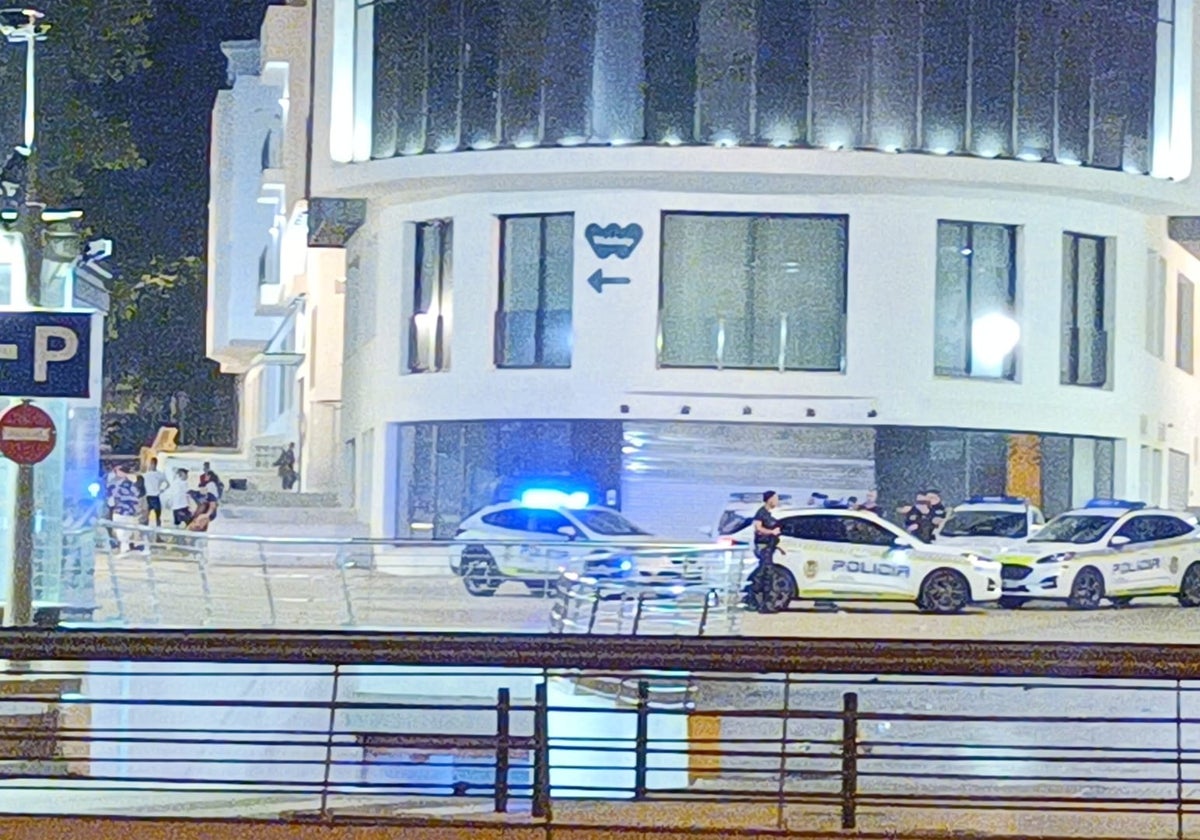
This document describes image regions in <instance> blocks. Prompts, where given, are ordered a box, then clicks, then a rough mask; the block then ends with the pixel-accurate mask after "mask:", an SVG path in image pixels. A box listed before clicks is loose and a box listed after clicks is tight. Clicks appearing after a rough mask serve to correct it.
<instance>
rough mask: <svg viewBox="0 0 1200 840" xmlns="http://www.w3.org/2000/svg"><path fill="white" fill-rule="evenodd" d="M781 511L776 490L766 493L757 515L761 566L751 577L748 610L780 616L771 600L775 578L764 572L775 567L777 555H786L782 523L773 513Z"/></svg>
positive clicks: (756, 549) (756, 537) (757, 554)
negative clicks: (783, 546)
mask: <svg viewBox="0 0 1200 840" xmlns="http://www.w3.org/2000/svg"><path fill="white" fill-rule="evenodd" d="M777 507H779V494H778V493H776V492H775V491H774V490H768V491H766V492H765V493H763V504H762V507H760V508H759V509H758V512H757V513H756V514H754V556H755V557H757V558H758V566H756V567H755V569H754V571H753V572H752V573H751V574H750V592H749V597H748V598H747V606H750V607H752V608H754V609H755V610H757V611H758V612H760V613H772V612H776V609H775V608H774V606H773V605H772V604H771V602H770V598H769V597H768V596H769V594H770V588H771V578H772V575H770V574H765V573H764V570H765V569H767V568H768V567H769V566H772V565H774V563H775V552H779V553H780V554H784V553H785V552H784V550H783V549H782V548H780V547H779V535H780V533H781V532H780V528H779V521H778V520H777V519H776V518H775V516H774V514H773V513H772V511H774V510H775V508H777Z"/></svg>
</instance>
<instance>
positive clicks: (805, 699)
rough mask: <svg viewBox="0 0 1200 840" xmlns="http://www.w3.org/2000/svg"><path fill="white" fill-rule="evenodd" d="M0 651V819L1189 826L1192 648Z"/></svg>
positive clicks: (331, 641)
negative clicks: (0, 815)
mask: <svg viewBox="0 0 1200 840" xmlns="http://www.w3.org/2000/svg"><path fill="white" fill-rule="evenodd" d="M0 645H3V647H4V650H5V651H6V652H7V653H8V655H9V656H11V657H13V658H14V659H20V660H23V661H30V662H34V663H36V666H35V667H36V670H35V674H34V676H35V677H36V679H34V680H33V682H27V686H28V687H27V688H26V689H24V690H23V691H14V692H12V693H11V694H10V696H7V697H6V704H5V707H4V709H3V710H0V761H3V762H5V764H6V766H7V767H8V768H9V772H6V773H5V774H3V775H0V812H4V813H8V814H14V813H19V814H47V813H64V812H65V813H72V814H89V813H104V814H107V815H113V814H123V815H127V816H139V817H141V816H167V815H169V816H172V817H174V818H181V819H187V815H188V814H189V813H193V812H196V811H203V810H204V809H205V808H206V807H207V808H208V809H209V810H211V809H212V808H213V807H215V803H220V805H221V808H222V812H223V813H227V814H233V815H237V816H241V817H245V818H269V819H275V820H278V819H283V820H297V821H308V820H312V819H320V820H323V821H325V822H327V823H328V822H332V823H337V822H338V821H339V820H346V821H351V822H353V821H357V822H359V823H361V822H363V821H369V822H376V823H387V822H392V821H395V822H397V823H402V822H404V823H411V822H412V821H413V820H414V819H420V818H421V817H422V815H428V814H430V813H436V814H437V819H438V820H439V822H440V823H443V824H444V823H446V822H449V823H450V824H456V825H462V826H471V825H483V824H484V822H486V823H487V824H489V825H492V826H494V825H495V824H496V822H495V821H496V820H510V819H512V820H520V821H524V822H525V824H528V822H529V821H530V820H532V821H533V823H534V824H536V825H544V826H545V828H546V831H547V836H551V837H553V836H554V830H555V828H556V827H558V826H565V825H573V826H575V827H578V826H579V825H581V824H583V825H592V826H610V825H611V826H616V825H619V826H622V827H626V828H637V827H650V826H653V827H655V828H657V829H659V830H662V829H663V828H665V827H670V826H683V827H687V828H689V829H692V830H699V829H700V828H708V829H710V830H712V831H716V832H718V833H719V834H722V835H724V836H735V835H737V834H738V833H739V832H745V831H757V832H762V831H789V830H790V831H793V832H807V833H809V834H812V835H814V836H815V835H817V834H821V833H836V832H840V831H851V830H853V831H860V832H866V833H868V834H871V835H872V836H896V837H900V836H907V835H910V834H920V835H921V836H925V837H928V836H962V835H963V834H968V833H986V834H990V835H992V836H1022V837H1024V836H1039V837H1081V836H1086V837H1100V836H1106V837H1124V838H1152V837H1174V838H1196V837H1200V769H1198V768H1200V657H1197V655H1196V649H1195V648H1191V647H1184V646H1178V647H1172V646H1166V647H1164V646H1158V645H1155V646H1146V645H1093V644H1089V645H1074V644H1046V643H1008V642H937V641H924V642H915V641H895V640H829V639H755V640H750V639H736V638H719V639H718V638H704V637H691V638H689V637H678V638H672V639H670V640H669V641H668V640H664V639H662V638H655V637H632V636H612V637H609V638H606V639H605V641H604V643H603V644H602V645H598V644H597V643H596V640H595V639H594V638H591V637H587V636H584V635H571V634H564V635H530V634H519V635H518V634H507V635H504V634H502V635H478V634H477V635H471V634H462V635H453V634H396V633H387V634H375V633H370V634H367V633H282V632H261V631H244V630H243V631H153V632H152V631H145V632H135V631H102V632H93V631H63V630H59V631H50V632H34V631H11V630H9V631H0ZM597 678H607V679H610V680H618V681H621V682H622V683H629V684H632V685H633V686H634V687H635V691H634V696H633V698H632V700H631V701H625V702H618V701H617V700H616V699H614V698H613V697H612V696H611V695H610V694H608V693H606V692H604V691H602V690H597V689H596V688H595V686H594V681H595V680H596V679H597ZM25 679H26V680H27V681H28V680H30V677H28V676H27V677H25ZM681 682H686V683H687V684H688V685H689V686H690V687H691V688H690V690H689V691H687V692H680V691H679V690H678V687H679V685H680V683H681ZM56 684H57V685H58V686H59V688H58V689H57V690H54V689H53V687H54V686H55V685H56ZM34 686H36V687H34ZM48 786H53V787H54V788H55V789H56V790H58V791H61V790H71V791H72V795H71V796H69V797H64V796H61V795H59V796H55V797H48V796H45V795H44V793H43V792H42V791H43V790H44V789H45V788H46V787H48Z"/></svg>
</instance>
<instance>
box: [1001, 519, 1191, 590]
mask: <svg viewBox="0 0 1200 840" xmlns="http://www.w3.org/2000/svg"><path fill="white" fill-rule="evenodd" d="M1196 524H1197V520H1196V517H1195V516H1193V515H1192V514H1190V513H1177V512H1174V511H1168V510H1159V509H1156V508H1147V507H1146V506H1145V505H1144V504H1142V503H1141V502H1125V501H1119V500H1113V499H1094V500H1093V501H1091V502H1088V503H1087V505H1085V506H1084V507H1083V508H1080V509H1078V510H1072V511H1068V512H1067V513H1063V514H1060V515H1059V516H1056V517H1054V518H1053V519H1051V520H1050V521H1049V522H1048V523H1046V525H1045V526H1044V527H1043V528H1042V529H1041V530H1039V531H1038V532H1037V533H1036V534H1034V535H1033V536H1032V537H1030V538H1029V539H1028V540H1026V541H1025V542H1024V543H1021V544H1019V545H1016V546H1013V547H1012V548H1011V549H1009V550H1008V551H1005V552H1002V553H1001V554H1000V555H999V557H998V558H997V559H999V560H1000V562H1001V564H1002V565H1003V572H1002V575H1003V578H1004V595H1003V597H1002V598H1001V599H1000V605H1001V606H1003V607H1007V608H1016V607H1020V606H1021V605H1022V604H1024V603H1026V602H1027V601H1030V600H1034V599H1039V600H1040V599H1052V600H1059V601H1066V602H1067V603H1068V604H1069V605H1070V606H1072V607H1075V608H1076V609H1094V608H1095V607H1097V606H1099V605H1100V602H1101V601H1102V600H1105V599H1107V600H1108V601H1110V602H1111V603H1112V604H1114V605H1116V606H1123V605H1125V604H1128V603H1129V602H1130V601H1131V600H1132V599H1134V598H1137V597H1145V596H1154V595H1173V596H1175V597H1176V598H1178V599H1179V603H1180V604H1182V605H1183V606H1185V607H1195V606H1200V532H1197V530H1196Z"/></svg>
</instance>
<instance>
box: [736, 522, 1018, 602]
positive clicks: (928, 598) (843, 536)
mask: <svg viewBox="0 0 1200 840" xmlns="http://www.w3.org/2000/svg"><path fill="white" fill-rule="evenodd" d="M772 514H773V516H774V517H775V518H776V519H777V520H778V521H779V528H780V531H781V535H780V539H779V545H780V547H781V548H782V549H783V550H784V551H785V552H787V553H786V554H784V555H780V554H776V555H775V565H774V566H770V567H767V571H765V572H763V574H767V575H768V582H767V583H766V584H764V585H763V589H764V590H765V594H766V598H767V601H768V602H767V604H766V605H765V606H766V607H768V609H770V610H772V611H778V610H782V609H784V608H786V607H787V606H788V604H790V603H791V602H792V601H795V600H808V601H909V602H913V603H916V604H917V605H918V606H919V607H920V608H921V609H922V610H925V611H927V612H935V613H955V612H960V611H961V610H962V609H964V608H965V607H967V606H969V605H970V604H973V603H982V602H986V601H995V600H996V599H997V598H999V597H1000V564H999V563H997V562H995V561H994V560H989V559H987V558H984V557H980V556H978V555H976V554H973V553H971V552H964V551H960V550H959V549H957V548H949V547H943V546H938V545H931V544H929V543H924V542H921V541H920V540H918V539H917V538H916V537H914V536H912V535H911V534H908V533H905V531H904V530H903V529H902V528H900V527H898V526H897V525H894V524H893V523H891V522H888V521H887V520H885V519H881V518H880V517H878V516H876V515H875V514H873V513H867V512H865V511H859V510H846V509H837V508H798V509H787V508H782V507H781V508H776V509H775V510H774V511H773V512H772ZM725 539H727V540H729V541H730V542H745V543H750V542H753V540H754V523H753V522H750V523H749V524H748V525H747V526H745V527H744V528H742V529H740V530H739V531H737V532H736V533H735V534H730V535H728V536H726V538H725Z"/></svg>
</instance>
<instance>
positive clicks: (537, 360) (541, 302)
mask: <svg viewBox="0 0 1200 840" xmlns="http://www.w3.org/2000/svg"><path fill="white" fill-rule="evenodd" d="M558 216H566V217H568V218H570V220H571V273H570V276H569V277H568V280H567V290H568V291H569V292H570V295H571V308H570V310H569V311H570V313H571V338H572V342H571V345H572V346H570V347H569V348H568V350H567V363H566V364H565V365H552V364H546V363H545V355H546V347H545V338H546V334H545V326H546V325H545V317H546V316H545V312H546V311H547V310H546V305H545V304H546V279H547V268H546V229H547V221H548V220H549V219H551V218H553V217H558ZM496 218H497V220H498V221H499V223H500V253H499V261H498V265H497V282H496V289H497V298H496V314H495V316H494V318H493V322H492V364H493V365H495V367H496V368H497V369H500V370H570V368H571V367H572V365H573V364H574V361H575V359H574V356H575V353H574V349H575V348H574V346H573V345H574V332H575V234H576V230H575V212H574V211H573V210H566V211H561V212H557V213H507V214H505V215H502V216H497V217H496ZM510 219H537V220H538V222H539V225H538V228H539V230H538V278H537V282H538V286H537V295H538V308H537V311H536V315H535V318H534V339H533V342H534V343H533V364H529V365H523V364H511V363H509V362H505V361H504V360H503V357H504V348H505V340H504V339H505V327H504V315H505V314H506V313H507V312H509V311H511V310H506V309H505V308H504V274H505V272H504V266H505V262H506V258H507V251H506V245H507V243H508V236H507V223H508V221H509V220H510Z"/></svg>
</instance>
